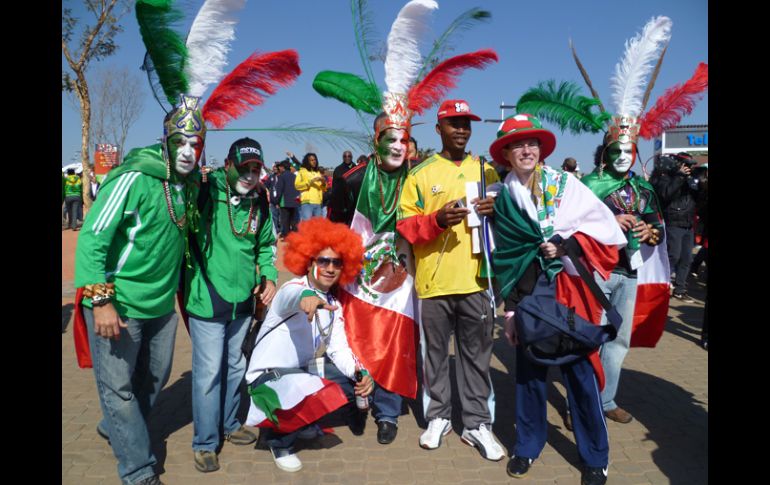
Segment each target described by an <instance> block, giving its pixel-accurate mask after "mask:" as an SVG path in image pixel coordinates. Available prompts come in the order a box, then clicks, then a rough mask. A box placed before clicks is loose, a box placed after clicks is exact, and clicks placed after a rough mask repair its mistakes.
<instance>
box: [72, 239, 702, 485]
mask: <svg viewBox="0 0 770 485" xmlns="http://www.w3.org/2000/svg"><path fill="white" fill-rule="evenodd" d="M76 236H77V233H73V232H71V231H64V232H62V239H63V241H62V242H63V249H62V257H63V259H64V263H63V268H62V270H63V276H62V483H63V484H65V485H91V484H118V483H120V482H119V480H118V478H117V473H116V461H115V458H114V456H113V454H112V450H111V449H110V447H109V446H108V445H107V442H106V441H104V440H103V439H101V438H100V437H99V436H98V435H97V434H96V432H95V427H96V423H97V421H98V420H99V418H100V416H101V412H100V409H99V401H98V398H97V395H96V390H95V384H94V379H93V375H92V373H91V371H90V370H82V369H79V368H78V367H77V363H76V359H75V355H74V345H73V339H72V331H71V313H72V304H71V303H72V296H73V295H74V291H73V288H72V282H71V279H72V270H71V267H72V264H71V258H72V254H73V253H74V244H75V240H76ZM287 276H288V275H287V274H286V273H282V274H281V281H284V280H285V279H286V278H287ZM691 286H692V288H691V293H692V295H693V296H694V297H695V298H696V300H698V301H697V302H696V303H694V304H684V303H681V302H679V301H678V300H673V301H672V306H671V309H670V312H669V322H668V324H667V326H666V332H665V334H664V335H663V337H662V339H661V341H660V343H659V344H658V346H657V347H656V348H655V349H632V351H631V352H630V353H629V355H628V357H627V358H626V363H625V368H624V371H623V377H622V380H621V385H620V391H619V394H618V398H617V401H618V402H619V404H620V405H621V406H622V407H624V408H626V409H627V410H628V411H630V412H631V413H632V414H633V415H634V417H635V418H636V419H635V420H634V421H632V422H631V423H629V424H625V425H621V424H617V423H614V422H609V423H608V427H609V432H610V470H609V477H610V478H609V481H608V483H609V484H613V485H615V484H617V485H620V484H682V485H685V484H686V485H690V484H705V483H708V461H707V452H708V433H707V432H708V353H707V352H706V351H704V350H702V349H701V348H700V347H699V346H698V340H699V335H700V325H701V321H702V317H703V300H702V298H703V297H704V295H705V291H704V287H703V284H702V283H701V282H694V283H693V284H692V285H691ZM190 361H191V349H190V339H189V337H188V336H187V333H186V331H185V329H184V326H183V325H181V324H180V328H179V329H178V332H177V340H176V347H175V355H174V364H173V368H172V372H171V379H170V380H169V383H168V385H167V387H166V388H165V389H164V391H163V392H162V393H161V395H160V397H159V399H158V403H157V405H156V408H155V410H154V411H153V415H152V417H151V423H150V431H151V434H152V438H153V441H154V443H155V455H156V457H157V458H158V461H159V464H160V467H159V471H160V472H161V473H162V477H161V478H162V480H163V481H164V482H165V483H167V484H169V485H177V484H185V485H188V484H191V485H192V484H212V485H214V484H239V483H258V484H261V483H291V484H317V483H398V484H401V483H403V484H409V483H414V484H423V483H462V484H472V483H506V482H512V481H514V480H513V479H511V478H509V477H508V476H507V475H506V473H505V464H506V460H503V461H500V462H497V463H493V462H489V461H486V460H484V459H482V458H481V457H480V456H479V454H478V452H477V451H475V449H473V448H470V447H468V446H466V445H464V444H463V443H462V442H461V441H460V438H459V433H460V432H461V431H462V424H461V422H460V420H459V419H458V416H455V418H454V419H453V425H454V431H455V433H453V434H450V435H449V436H447V437H446V439H445V441H444V444H443V445H442V447H441V448H439V449H438V450H435V451H425V450H422V449H421V448H419V446H418V445H417V440H418V437H419V435H420V433H421V432H422V427H424V424H423V422H422V418H421V417H419V416H415V412H414V409H415V408H413V407H410V408H409V409H408V410H407V414H406V415H404V416H402V417H401V418H400V427H399V434H398V437H397V438H396V441H395V442H394V443H393V444H391V445H388V446H383V445H380V444H378V443H377V441H376V431H377V428H376V425H375V424H374V422H373V420H372V419H371V418H369V421H368V423H367V427H366V431H365V433H364V435H363V436H353V435H352V434H351V433H350V431H349V430H348V428H347V427H337V428H335V433H334V434H331V435H327V436H325V437H324V438H322V439H320V440H318V442H315V443H305V444H304V449H301V450H300V452H299V456H300V457H301V459H302V462H303V464H304V468H303V470H302V471H300V472H299V473H293V474H290V473H285V472H282V471H280V470H278V469H277V468H276V467H275V466H274V464H273V463H272V458H271V457H270V453H269V452H268V451H265V450H262V449H255V448H254V447H252V446H245V447H238V446H233V445H231V444H229V443H227V444H225V445H224V447H223V449H222V450H221V453H220V465H221V469H220V470H219V471H217V472H215V473H210V474H205V475H204V474H202V473H199V472H197V471H196V470H195V468H194V466H193V462H192V450H191V447H190V443H191V441H192V434H193V429H192V410H191V408H190V404H189V403H190V385H191V384H190V376H191V374H190ZM514 362H515V359H514V354H513V349H512V348H511V347H510V346H508V344H507V343H505V340H504V336H503V335H502V328H501V327H500V326H498V327H497V328H496V329H495V347H494V356H493V361H492V367H493V370H492V379H493V383H494V386H495V392H496V396H497V402H496V422H495V426H494V431H495V434H496V435H497V437H498V439H499V440H500V442H501V443H502V444H503V446H504V447H505V448H506V449H511V447H512V444H513V440H514V430H513V409H514V390H513V384H512V376H513V373H514V372H513V371H514V366H515V364H514ZM551 377H552V378H553V383H552V384H551V385H550V386H549V396H548V401H549V402H548V423H549V430H548V443H547V444H546V447H545V449H544V450H543V453H542V455H541V457H540V458H539V459H538V460H537V461H536V462H535V464H534V465H533V467H532V469H531V472H530V474H529V475H528V477H527V479H526V482H530V483H549V484H577V483H580V472H579V469H580V468H579V466H580V465H579V458H578V455H577V451H576V448H575V440H574V436H573V435H572V433H571V432H568V431H567V430H566V429H565V428H564V426H563V424H562V419H561V413H562V412H563V411H564V406H565V405H564V402H565V398H564V396H565V391H564V386H563V385H562V384H561V382H560V375H559V372H558V371H555V370H553V369H552V372H551ZM244 401H245V400H244ZM244 404H246V403H245V402H244ZM242 411H243V412H244V415H245V408H244V409H242ZM418 414H419V412H418ZM526 482H525V481H522V482H521V483H526ZM516 483H520V482H518V481H516Z"/></svg>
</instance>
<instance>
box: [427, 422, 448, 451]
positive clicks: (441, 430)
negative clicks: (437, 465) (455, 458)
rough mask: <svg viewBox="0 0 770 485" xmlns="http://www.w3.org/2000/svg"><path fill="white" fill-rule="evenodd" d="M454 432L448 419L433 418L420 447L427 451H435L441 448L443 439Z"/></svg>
mask: <svg viewBox="0 0 770 485" xmlns="http://www.w3.org/2000/svg"><path fill="white" fill-rule="evenodd" d="M450 431H452V423H451V422H450V421H449V420H448V419H444V418H433V419H431V420H430V423H428V429H426V430H425V432H424V433H423V434H422V435H421V436H420V446H421V447H422V448H425V449H426V450H435V449H436V448H438V447H439V446H441V438H442V437H443V436H446V435H448V434H449V432H450Z"/></svg>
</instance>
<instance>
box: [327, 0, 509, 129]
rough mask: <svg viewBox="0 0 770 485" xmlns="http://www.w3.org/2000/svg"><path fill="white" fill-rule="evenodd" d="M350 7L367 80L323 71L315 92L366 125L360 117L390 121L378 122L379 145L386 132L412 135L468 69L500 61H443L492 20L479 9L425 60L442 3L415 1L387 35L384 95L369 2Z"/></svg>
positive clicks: (487, 56) (478, 55) (487, 52)
mask: <svg viewBox="0 0 770 485" xmlns="http://www.w3.org/2000/svg"><path fill="white" fill-rule="evenodd" d="M351 6H352V11H353V24H354V33H355V36H356V46H357V47H358V49H359V52H360V53H361V59H362V62H363V64H364V71H365V73H366V80H365V79H363V78H361V77H359V76H356V75H355V74H350V73H344V72H336V71H321V72H319V73H318V74H317V75H316V77H315V79H314V80H313V88H314V89H315V90H316V91H317V92H318V93H319V94H320V95H321V96H324V97H329V98H334V99H336V100H338V101H341V102H343V103H345V104H347V105H348V106H350V107H352V108H353V109H354V110H356V113H357V114H358V116H359V118H360V119H362V121H363V117H362V113H366V114H371V115H377V114H378V113H380V112H384V113H385V115H386V116H384V117H379V118H377V125H376V126H375V128H374V134H373V136H374V140H375V141H376V139H377V138H378V136H379V133H380V132H382V131H383V130H384V129H386V128H401V129H405V130H407V131H409V130H410V128H411V118H412V116H413V115H414V114H415V113H417V114H422V113H423V112H424V111H425V110H426V109H428V108H430V107H431V106H434V105H435V104H438V103H439V101H441V99H442V97H443V96H445V95H446V94H447V93H448V92H449V90H450V89H452V88H453V87H455V85H456V82H457V79H458V78H459V76H460V74H462V72H463V71H465V70H466V69H468V68H475V69H483V68H484V67H486V66H487V65H488V64H490V63H492V62H496V61H497V60H498V59H497V54H496V53H495V52H494V51H493V50H491V49H484V50H480V51H477V52H471V53H467V54H462V55H458V56H454V57H452V58H449V59H446V60H444V61H443V62H440V59H439V56H440V55H441V53H443V52H445V51H446V50H448V43H449V41H450V40H451V39H452V37H453V34H455V32H459V31H461V30H465V29H467V28H469V27H470V26H471V25H473V24H474V23H476V22H478V21H483V20H486V19H488V18H489V17H490V16H491V15H490V14H489V12H487V11H484V10H480V9H478V8H472V9H470V10H468V11H466V12H464V13H463V14H461V15H460V16H459V17H458V18H457V19H455V20H454V21H453V22H452V23H451V24H450V26H449V28H448V29H447V30H446V31H444V32H443V33H442V34H441V36H440V37H439V38H438V40H436V41H435V42H434V43H433V46H432V50H431V52H430V53H429V54H428V55H427V56H425V57H423V56H422V54H421V53H420V47H421V46H422V45H423V44H424V38H425V35H426V33H427V32H428V30H429V29H428V20H429V17H430V14H431V13H432V12H433V11H435V10H436V9H437V8H438V3H437V2H436V1H435V0H411V1H410V2H408V3H406V4H405V5H404V6H403V7H402V8H401V10H400V11H399V13H398V15H397V17H396V19H395V21H394V22H393V24H392V26H391V29H390V32H389V34H388V37H387V53H386V55H385V89H380V87H378V85H377V83H376V82H375V80H374V78H373V77H372V74H371V72H372V69H371V66H370V65H369V55H368V52H369V51H370V49H371V46H370V45H369V42H370V40H371V35H370V32H371V21H370V20H369V19H368V16H367V12H366V2H365V1H364V0H351ZM365 33H369V36H368V37H367V36H366V35H365ZM365 39H367V40H365ZM367 129H368V127H367Z"/></svg>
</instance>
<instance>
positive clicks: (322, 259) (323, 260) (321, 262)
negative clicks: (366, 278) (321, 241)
mask: <svg viewBox="0 0 770 485" xmlns="http://www.w3.org/2000/svg"><path fill="white" fill-rule="evenodd" d="M315 264H317V265H318V266H319V267H321V268H326V267H328V266H329V265H330V264H333V265H334V267H335V268H338V269H342V258H327V257H326V256H319V257H317V258H315Z"/></svg>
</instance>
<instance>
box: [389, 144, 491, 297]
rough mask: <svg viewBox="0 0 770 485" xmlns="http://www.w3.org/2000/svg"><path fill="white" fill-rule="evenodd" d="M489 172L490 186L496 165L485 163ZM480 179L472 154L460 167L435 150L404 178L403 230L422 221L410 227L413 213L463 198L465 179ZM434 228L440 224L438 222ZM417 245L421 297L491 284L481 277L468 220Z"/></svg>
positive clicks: (418, 214)
mask: <svg viewBox="0 0 770 485" xmlns="http://www.w3.org/2000/svg"><path fill="white" fill-rule="evenodd" d="M484 174H485V178H486V183H487V185H489V184H491V183H494V182H497V181H498V180H499V178H498V176H497V173H496V172H495V170H494V168H492V166H491V165H486V167H485V168H484ZM480 180H481V173H480V167H479V162H478V161H477V160H474V159H473V158H471V157H470V156H466V157H465V159H464V160H463V161H462V163H461V164H460V166H457V164H455V163H454V162H452V161H451V160H447V159H446V158H444V157H442V156H441V155H438V154H436V155H433V156H432V157H430V158H429V159H427V160H425V161H424V162H423V163H422V164H420V165H418V166H417V167H415V168H413V169H412V170H411V172H409V175H408V176H407V178H406V181H405V182H404V189H403V193H402V195H401V201H400V207H399V230H400V231H401V232H402V233H403V232H404V231H405V230H406V231H409V230H416V229H414V228H416V226H417V225H415V224H410V225H409V226H411V228H412V229H410V228H409V227H407V225H406V224H403V223H408V222H411V221H409V218H412V217H417V218H424V217H425V216H429V215H431V214H433V213H435V212H438V210H439V209H441V208H442V207H443V206H444V205H445V204H447V203H448V202H450V201H453V200H457V199H461V198H463V199H464V198H465V183H466V182H479V181H480ZM464 202H465V204H466V206H468V205H470V201H468V200H464ZM417 220H419V219H417ZM415 221H416V220H415ZM426 222H427V221H426ZM425 227H427V226H425ZM433 227H434V229H435V228H436V227H437V226H436V225H435V222H433ZM421 232H422V233H423V234H425V232H424V231H421ZM436 232H437V231H436ZM429 237H430V236H429ZM407 239H410V237H407ZM414 239H419V238H414ZM414 239H412V240H414ZM423 239H424V238H423ZM412 248H413V251H414V257H415V264H416V275H415V287H416V290H417V296H419V297H420V298H430V297H434V296H442V295H456V294H468V293H474V292H477V291H481V290H484V289H486V287H487V281H486V279H485V278H479V277H478V275H479V271H480V268H481V263H482V258H483V255H482V254H481V253H478V254H473V253H472V239H471V228H469V227H468V223H467V219H466V221H463V222H461V223H459V224H456V225H454V226H450V227H449V228H447V229H445V230H443V231H441V232H440V234H438V237H435V238H433V239H432V240H430V241H427V242H425V241H424V240H423V242H417V243H415V244H413V246H412Z"/></svg>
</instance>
